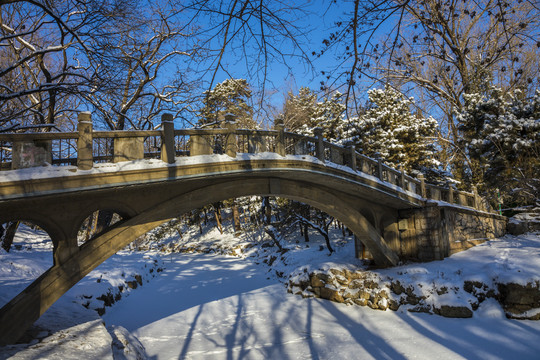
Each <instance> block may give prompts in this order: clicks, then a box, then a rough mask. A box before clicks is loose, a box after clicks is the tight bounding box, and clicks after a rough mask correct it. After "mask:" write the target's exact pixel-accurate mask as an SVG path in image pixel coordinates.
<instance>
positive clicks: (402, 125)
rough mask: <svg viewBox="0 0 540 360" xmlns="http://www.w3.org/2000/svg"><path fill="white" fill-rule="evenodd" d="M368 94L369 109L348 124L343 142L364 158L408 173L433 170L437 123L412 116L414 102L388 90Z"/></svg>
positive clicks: (435, 164)
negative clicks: (377, 159) (373, 158)
mask: <svg viewBox="0 0 540 360" xmlns="http://www.w3.org/2000/svg"><path fill="white" fill-rule="evenodd" d="M368 95H369V100H370V104H371V106H370V107H369V108H368V109H367V110H366V113H365V114H364V115H362V116H360V117H359V118H357V120H356V121H353V122H352V123H353V125H352V126H351V129H350V130H349V131H348V133H346V135H345V136H346V139H347V141H351V142H353V143H354V144H355V145H356V147H357V148H358V149H359V150H360V151H361V152H362V153H364V154H366V155H367V156H371V157H375V158H381V159H382V160H384V162H385V163H387V164H388V165H390V166H393V167H398V166H401V167H403V169H405V170H407V171H409V172H410V171H412V170H419V171H423V172H426V171H428V169H437V168H438V165H439V163H438V161H437V160H436V156H435V155H436V149H435V145H434V144H435V141H436V136H437V129H438V123H437V121H436V120H435V119H433V118H431V117H428V118H424V117H422V116H421V115H420V114H413V113H412V112H411V108H412V105H413V104H414V99H413V98H407V97H405V96H404V95H403V94H402V93H400V92H398V91H397V90H394V89H393V88H391V87H386V88H384V89H373V90H370V91H368Z"/></svg>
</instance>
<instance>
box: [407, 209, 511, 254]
mask: <svg viewBox="0 0 540 360" xmlns="http://www.w3.org/2000/svg"><path fill="white" fill-rule="evenodd" d="M399 216H400V221H399V230H400V240H401V246H400V258H401V259H404V260H417V261H431V260H441V259H443V258H445V257H447V256H450V255H452V254H454V253H456V252H459V251H462V250H465V249H468V248H470V247H472V246H475V245H478V244H480V243H482V242H484V241H486V240H489V239H493V238H496V237H499V236H503V235H504V234H505V233H506V222H507V220H506V218H505V217H504V216H499V215H496V214H491V213H486V212H479V211H474V210H472V209H467V208H463V207H457V206H439V205H437V204H431V206H426V207H425V208H421V209H407V210H401V211H400V212H399Z"/></svg>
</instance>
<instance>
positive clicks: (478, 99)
mask: <svg viewBox="0 0 540 360" xmlns="http://www.w3.org/2000/svg"><path fill="white" fill-rule="evenodd" d="M464 99H465V107H464V109H463V110H462V111H461V112H459V113H458V114H457V118H458V119H459V120H460V123H462V124H463V125H461V127H460V131H461V132H462V133H463V135H464V137H463V139H462V140H461V142H462V144H461V145H462V146H463V147H464V148H465V149H466V155H467V161H468V164H469V166H468V167H466V168H465V169H464V174H462V177H463V178H464V179H465V180H466V181H467V182H469V183H473V184H475V185H477V186H478V188H479V190H480V191H481V192H483V193H484V195H488V196H490V197H492V198H494V197H495V196H496V194H495V188H499V189H500V190H501V193H502V195H503V198H504V199H505V201H506V202H507V203H509V205H510V206H512V205H534V204H535V203H536V204H538V203H539V202H540V180H539V179H540V91H538V90H537V91H536V94H535V96H534V97H533V99H532V100H529V99H527V98H526V97H525V96H524V94H523V93H522V92H521V91H519V90H515V91H513V92H512V93H507V94H504V92H503V91H502V90H501V89H498V88H492V90H491V92H490V94H489V95H488V96H484V95H482V94H469V95H465V96H464Z"/></svg>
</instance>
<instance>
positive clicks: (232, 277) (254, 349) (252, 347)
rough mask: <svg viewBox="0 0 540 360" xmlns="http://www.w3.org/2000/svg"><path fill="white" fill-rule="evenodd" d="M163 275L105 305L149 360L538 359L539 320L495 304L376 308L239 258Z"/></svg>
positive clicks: (170, 259)
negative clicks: (283, 280)
mask: <svg viewBox="0 0 540 360" xmlns="http://www.w3.org/2000/svg"><path fill="white" fill-rule="evenodd" d="M165 266H166V269H165V271H164V272H163V273H162V275H161V276H159V277H157V278H155V279H154V280H153V281H151V282H150V283H147V284H145V285H144V286H143V287H142V288H140V289H137V291H134V292H133V293H132V294H131V295H130V296H129V297H126V298H124V299H122V301H120V302H118V303H117V304H115V305H114V306H113V307H112V308H107V313H106V314H105V315H104V320H105V322H106V324H107V325H116V326H123V327H125V328H126V329H128V330H129V331H130V332H132V333H133V334H134V335H135V336H137V337H138V338H139V340H140V341H141V342H142V344H143V345H144V346H145V348H146V355H147V356H148V358H150V359H352V358H355V359H369V358H376V359H412V358H418V359H462V358H466V359H511V358H514V359H538V356H539V355H538V354H540V323H539V322H534V321H516V320H507V319H506V318H505V316H504V314H503V312H502V310H501V308H500V305H498V304H497V303H495V301H494V300H487V301H485V302H484V303H482V305H481V307H480V309H479V310H478V311H476V312H475V313H474V317H473V318H472V319H448V318H443V317H439V316H434V315H428V314H418V313H409V312H406V311H402V312H400V311H398V312H392V311H385V312H383V311H375V310H371V309H368V308H366V307H358V306H347V305H344V304H338V303H333V302H329V301H326V300H320V299H302V298H301V297H299V296H295V295H292V294H288V293H287V292H286V288H285V286H284V285H283V284H280V283H278V282H277V281H276V280H275V278H273V277H272V278H270V279H268V278H267V276H266V274H265V269H267V268H266V267H263V266H260V265H255V264H254V263H252V262H251V261H249V260H248V261H246V260H242V259H238V258H233V257H226V256H219V255H209V254H206V255H201V254H175V255H170V256H167V259H166V260H165Z"/></svg>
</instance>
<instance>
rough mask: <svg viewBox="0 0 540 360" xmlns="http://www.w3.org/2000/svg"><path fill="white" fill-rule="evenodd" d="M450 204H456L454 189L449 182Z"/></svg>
mask: <svg viewBox="0 0 540 360" xmlns="http://www.w3.org/2000/svg"><path fill="white" fill-rule="evenodd" d="M448 202H449V203H450V204H453V203H454V188H453V187H452V184H450V182H448Z"/></svg>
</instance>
